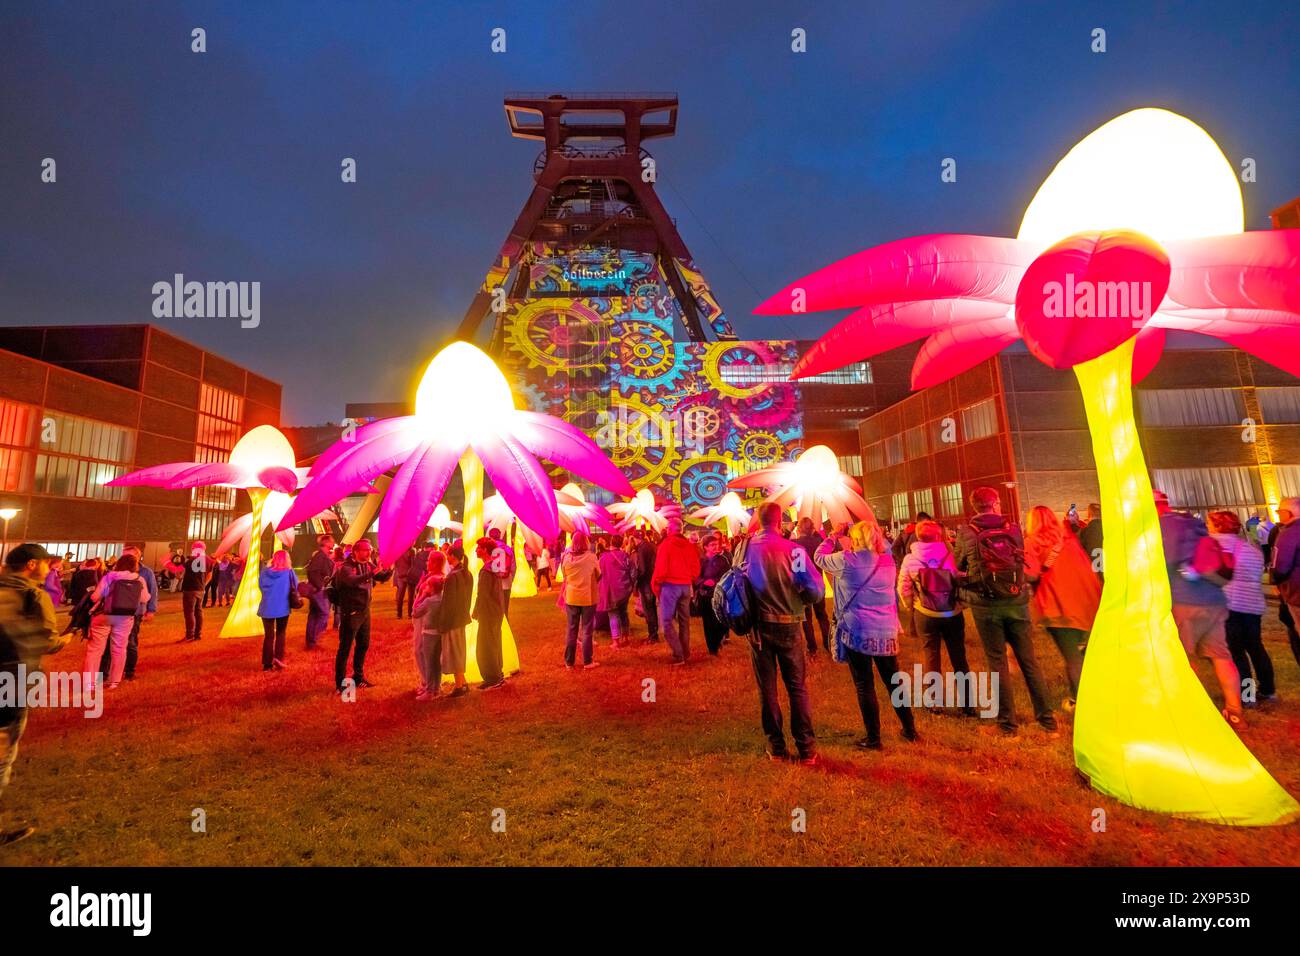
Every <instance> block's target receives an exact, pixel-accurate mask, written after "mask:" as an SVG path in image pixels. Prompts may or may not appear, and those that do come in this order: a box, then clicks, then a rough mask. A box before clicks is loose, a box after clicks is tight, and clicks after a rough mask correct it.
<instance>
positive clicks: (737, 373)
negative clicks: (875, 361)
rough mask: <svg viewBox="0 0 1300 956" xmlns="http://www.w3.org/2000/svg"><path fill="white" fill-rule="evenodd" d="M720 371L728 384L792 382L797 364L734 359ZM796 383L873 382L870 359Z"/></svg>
mask: <svg viewBox="0 0 1300 956" xmlns="http://www.w3.org/2000/svg"><path fill="white" fill-rule="evenodd" d="M719 371H720V373H721V375H722V380H723V381H724V382H726V383H727V384H729V385H762V384H764V383H771V382H789V381H790V376H791V374H792V373H793V372H794V365H793V364H792V363H790V362H777V363H775V364H772V365H757V364H755V365H749V364H747V363H744V362H735V363H733V364H731V365H724V366H722V367H721V369H719ZM795 384H797V385H809V384H812V385H870V384H871V363H870V362H854V363H853V364H852V365H846V366H844V367H843V368H837V369H835V370H834V371H831V372H823V373H821V374H820V375H810V376H808V377H807V378H801V379H799V381H798V382H796V383H795Z"/></svg>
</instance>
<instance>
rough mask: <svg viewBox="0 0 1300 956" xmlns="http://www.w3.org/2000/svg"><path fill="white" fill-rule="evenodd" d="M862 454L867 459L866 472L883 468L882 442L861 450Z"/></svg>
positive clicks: (873, 443) (883, 449)
mask: <svg viewBox="0 0 1300 956" xmlns="http://www.w3.org/2000/svg"><path fill="white" fill-rule="evenodd" d="M863 452H864V454H865V455H866V458H867V471H879V470H880V469H881V468H884V467H885V443H884V442H880V441H878V442H872V443H871V444H870V445H868V446H867V447H866V448H864V449H863ZM864 474H865V472H864Z"/></svg>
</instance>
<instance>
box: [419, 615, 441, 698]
mask: <svg viewBox="0 0 1300 956" xmlns="http://www.w3.org/2000/svg"><path fill="white" fill-rule="evenodd" d="M415 668H416V670H418V671H419V672H420V690H422V691H424V692H426V693H429V694H436V693H438V690H439V688H440V687H441V686H442V635H441V634H439V633H438V632H437V631H426V630H425V629H424V628H423V627H421V628H420V629H419V631H418V633H417V634H416V635H415Z"/></svg>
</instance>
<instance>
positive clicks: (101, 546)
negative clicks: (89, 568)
mask: <svg viewBox="0 0 1300 956" xmlns="http://www.w3.org/2000/svg"><path fill="white" fill-rule="evenodd" d="M40 545H41V547H42V548H44V549H45V550H46V551H48V552H50V554H53V555H57V556H58V557H60V558H63V557H67V555H68V554H71V555H72V560H73V562H74V563H75V564H80V563H81V562H82V561H85V560H86V559H87V558H107V557H108V556H110V555H114V554H117V555H120V554H121V553H122V548H123V544H122V542H121V541H42V542H40ZM64 567H67V565H64Z"/></svg>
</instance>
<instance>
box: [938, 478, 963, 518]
mask: <svg viewBox="0 0 1300 956" xmlns="http://www.w3.org/2000/svg"><path fill="white" fill-rule="evenodd" d="M963 504H964V503H963V501H962V497H961V482H960V481H955V482H953V483H952V484H951V485H942V486H941V487H940V488H939V508H940V511H941V513H942V514H943V516H944V517H945V518H955V517H957V516H959V515H960V514H961V513H962V511H963Z"/></svg>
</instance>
